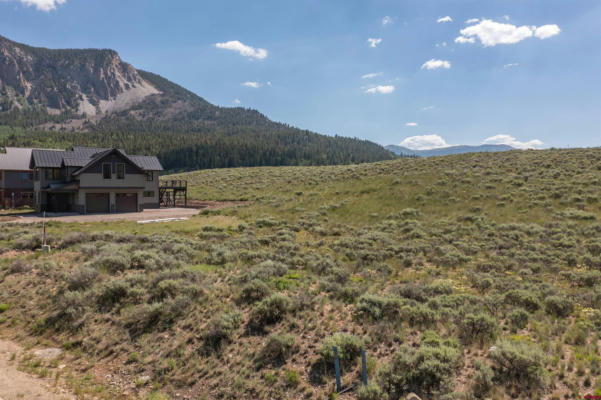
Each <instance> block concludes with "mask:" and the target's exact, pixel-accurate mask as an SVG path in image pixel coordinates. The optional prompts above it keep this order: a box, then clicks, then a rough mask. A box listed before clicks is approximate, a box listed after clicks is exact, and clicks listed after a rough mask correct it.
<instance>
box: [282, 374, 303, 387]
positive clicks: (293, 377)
mask: <svg viewBox="0 0 601 400" xmlns="http://www.w3.org/2000/svg"><path fill="white" fill-rule="evenodd" d="M298 382H299V377H298V372H296V371H294V370H286V371H284V383H285V384H286V386H289V387H295V386H298Z"/></svg>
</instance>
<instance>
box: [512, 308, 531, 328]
mask: <svg viewBox="0 0 601 400" xmlns="http://www.w3.org/2000/svg"><path fill="white" fill-rule="evenodd" d="M528 317H529V314H528V311H526V310H524V309H523V308H516V309H515V310H513V311H512V312H511V314H509V320H510V321H511V325H512V326H513V328H514V329H524V328H525V327H526V325H528Z"/></svg>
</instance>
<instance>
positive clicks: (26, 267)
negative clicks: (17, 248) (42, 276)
mask: <svg viewBox="0 0 601 400" xmlns="http://www.w3.org/2000/svg"><path fill="white" fill-rule="evenodd" d="M32 268H33V266H32V265H31V264H30V263H28V262H27V261H25V260H21V259H16V260H14V261H13V262H12V263H11V264H10V267H9V268H8V272H10V273H11V274H22V273H24V272H28V271H31V269H32Z"/></svg>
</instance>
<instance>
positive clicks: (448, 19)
mask: <svg viewBox="0 0 601 400" xmlns="http://www.w3.org/2000/svg"><path fill="white" fill-rule="evenodd" d="M436 22H438V23H439V24H440V23H444V22H453V18H451V17H449V16H448V15H447V16H446V17H441V18H438V19H437V20H436Z"/></svg>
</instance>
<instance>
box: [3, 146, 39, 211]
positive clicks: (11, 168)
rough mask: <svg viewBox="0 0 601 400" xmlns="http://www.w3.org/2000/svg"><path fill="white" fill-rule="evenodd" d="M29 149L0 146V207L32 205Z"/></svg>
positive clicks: (31, 175) (31, 174)
mask: <svg viewBox="0 0 601 400" xmlns="http://www.w3.org/2000/svg"><path fill="white" fill-rule="evenodd" d="M31 151H32V150H31V149H24V148H17V147H4V148H0V208H16V207H21V206H31V207H33V171H32V170H31V168H30V167H29V160H30V158H31Z"/></svg>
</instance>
